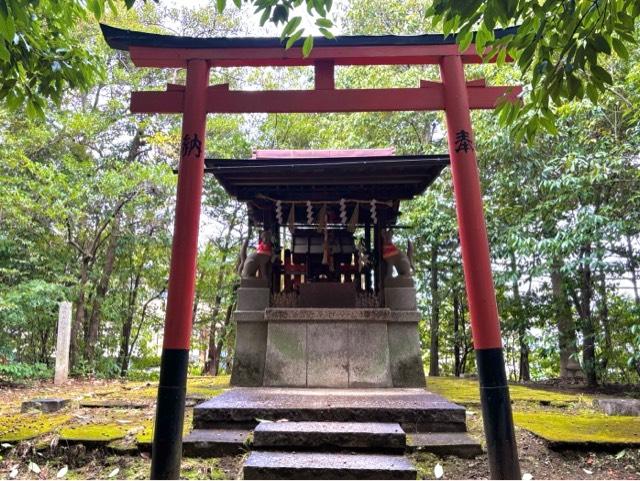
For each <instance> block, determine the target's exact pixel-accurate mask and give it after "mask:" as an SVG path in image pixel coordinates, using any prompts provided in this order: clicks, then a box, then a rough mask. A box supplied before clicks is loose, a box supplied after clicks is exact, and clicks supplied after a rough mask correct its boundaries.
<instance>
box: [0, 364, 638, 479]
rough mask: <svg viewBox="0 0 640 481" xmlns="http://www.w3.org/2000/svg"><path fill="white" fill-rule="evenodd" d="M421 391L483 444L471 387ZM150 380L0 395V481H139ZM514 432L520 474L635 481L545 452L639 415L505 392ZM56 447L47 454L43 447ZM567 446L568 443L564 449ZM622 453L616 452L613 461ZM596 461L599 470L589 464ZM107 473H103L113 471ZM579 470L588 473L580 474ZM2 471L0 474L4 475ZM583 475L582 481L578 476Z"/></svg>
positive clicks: (212, 384) (463, 473)
mask: <svg viewBox="0 0 640 481" xmlns="http://www.w3.org/2000/svg"><path fill="white" fill-rule="evenodd" d="M228 387H229V377H228V376H221V377H217V378H212V377H191V378H190V379H189V383H188V388H187V395H188V398H191V399H192V400H198V399H206V398H210V397H213V396H215V395H217V394H219V393H221V392H223V391H224V390H225V389H227V388H228ZM427 388H428V389H429V390H430V391H433V392H435V393H438V394H441V395H442V396H444V397H447V398H449V399H451V400H452V401H454V402H457V403H459V404H462V405H465V406H467V407H468V411H467V414H468V416H467V420H468V426H469V429H470V432H471V434H472V435H473V436H475V437H476V438H477V439H480V440H482V439H483V437H484V433H483V428H482V416H481V412H480V406H479V402H480V400H479V391H478V384H477V380H473V379H455V378H429V380H428V383H427ZM156 390H157V383H150V382H120V381H117V382H104V381H99V382H95V383H94V382H87V381H81V382H75V381H74V382H71V383H69V385H66V386H62V387H53V386H52V385H51V384H48V385H40V386H35V387H34V388H32V389H31V388H30V389H24V390H22V391H21V390H15V391H13V392H11V393H6V392H0V407H1V408H2V410H1V413H0V442H2V443H8V445H9V446H10V447H6V446H7V445H5V446H3V447H0V479H1V478H3V477H6V476H5V475H6V474H7V473H8V471H9V470H10V469H12V468H13V466H15V465H18V466H20V472H19V474H18V475H17V478H18V479H28V478H32V477H33V476H34V473H33V472H30V471H28V467H27V465H28V462H29V461H33V462H36V463H38V464H39V465H40V467H41V468H42V473H41V474H40V478H43V477H46V478H55V477H56V474H57V472H58V470H59V469H61V468H62V467H64V466H68V469H69V471H68V473H67V474H65V476H64V478H65V479H96V478H97V479H104V478H109V479H145V478H147V477H148V473H149V456H148V454H146V453H147V452H148V450H149V447H150V444H151V440H152V432H153V406H154V402H155V396H156ZM43 396H47V397H62V398H66V399H71V400H72V403H71V405H70V406H69V407H67V408H65V409H64V410H63V411H59V412H58V413H53V414H42V413H36V412H33V413H24V414H22V413H20V412H19V411H20V403H21V402H22V401H26V400H30V399H33V398H37V397H43ZM511 397H512V400H513V410H514V418H515V422H516V434H517V436H518V444H519V448H520V453H521V460H522V462H523V470H525V471H527V472H532V473H533V475H534V477H538V478H542V477H545V476H546V477H555V478H565V477H571V478H580V477H587V478H588V477H595V476H596V474H597V475H598V477H600V478H628V477H631V478H634V477H635V478H636V479H638V478H640V449H634V448H622V447H618V448H617V449H618V451H617V452H616V453H614V454H610V453H609V454H604V453H597V454H596V453H589V452H584V451H582V452H581V453H583V452H584V454H564V453H566V452H567V451H562V452H555V451H553V450H550V449H549V448H550V447H557V446H564V447H565V448H566V447H568V446H573V445H581V446H582V449H596V448H597V447H598V446H599V445H603V444H604V445H608V446H614V447H615V446H623V445H629V444H633V443H635V444H638V443H639V442H640V441H639V440H640V418H628V417H624V418H619V417H608V416H604V415H603V414H601V413H598V412H596V411H595V410H594V409H593V407H592V399H593V396H586V395H582V394H580V393H578V392H571V393H567V392H558V391H557V390H547V389H536V388H533V387H529V386H522V385H514V386H511ZM5 399H6V400H7V401H8V402H7V403H3V401H4V400H5ZM85 401H128V402H130V403H136V404H140V403H142V404H144V407H143V408H141V409H140V408H139V409H130V408H114V407H93V408H83V407H81V406H80V403H81V402H85ZM192 414H193V410H192V409H191V408H188V409H187V411H186V413H185V423H184V426H185V433H187V432H188V431H189V430H190V429H191V425H192ZM53 446H56V447H53ZM573 447H575V446H573ZM620 453H622V454H620ZM413 457H414V461H415V462H416V464H417V466H418V469H419V478H420V479H428V478H432V477H433V469H434V466H435V465H436V464H441V465H443V466H444V468H445V478H452V477H453V478H456V477H457V478H460V477H462V478H482V477H486V475H487V473H488V471H487V465H486V455H483V456H480V457H478V458H476V459H475V460H463V459H459V458H455V457H445V458H441V457H438V456H434V455H429V454H425V453H416V454H415V455H414V456H413ZM598 463H600V464H598ZM241 464H242V457H241V456H235V457H233V456H231V457H225V458H219V459H212V460H204V459H185V460H184V462H183V468H182V478H183V479H228V478H237V477H238V476H239V469H240V466H241ZM116 469H117V470H118V471H117V473H116V474H113V473H114V471H115V470H116ZM584 470H587V471H589V472H594V474H593V476H592V475H587V474H585V473H586V471H584ZM5 471H6V472H5ZM583 475H584V476H583Z"/></svg>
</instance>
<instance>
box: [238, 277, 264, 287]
mask: <svg viewBox="0 0 640 481" xmlns="http://www.w3.org/2000/svg"><path fill="white" fill-rule="evenodd" d="M240 287H262V288H269V280H268V279H263V278H262V277H243V278H241V279H240Z"/></svg>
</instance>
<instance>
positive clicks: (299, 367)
mask: <svg viewBox="0 0 640 481" xmlns="http://www.w3.org/2000/svg"><path fill="white" fill-rule="evenodd" d="M306 384H307V326H306V324H298V323H293V322H270V323H269V327H268V334H267V355H266V361H265V372H264V386H288V387H304V386H306Z"/></svg>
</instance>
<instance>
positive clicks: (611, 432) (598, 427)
mask: <svg viewBox="0 0 640 481" xmlns="http://www.w3.org/2000/svg"><path fill="white" fill-rule="evenodd" d="M513 418H514V422H515V423H516V425H517V426H520V427H521V428H524V429H526V430H527V431H531V432H532V433H534V434H536V435H537V436H540V437H541V438H544V439H546V440H548V441H551V442H553V443H558V442H560V443H566V444H581V443H585V444H605V445H616V444H620V445H629V444H634V445H637V446H640V417H635V416H606V415H604V414H600V413H593V412H588V411H584V412H580V413H571V414H570V415H567V414H566V413H563V412H550V411H525V412H519V411H516V412H514V413H513Z"/></svg>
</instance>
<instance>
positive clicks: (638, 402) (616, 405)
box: [593, 399, 640, 416]
mask: <svg viewBox="0 0 640 481" xmlns="http://www.w3.org/2000/svg"><path fill="white" fill-rule="evenodd" d="M593 404H594V405H595V406H596V407H598V408H600V409H602V410H603V411H604V413H605V414H606V415H607V416H640V399H594V400H593Z"/></svg>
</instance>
